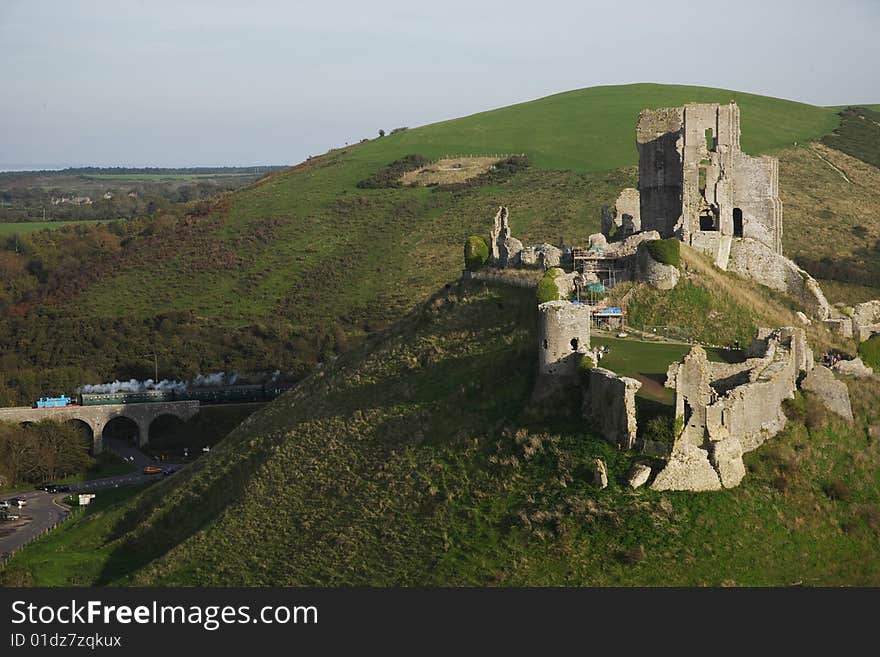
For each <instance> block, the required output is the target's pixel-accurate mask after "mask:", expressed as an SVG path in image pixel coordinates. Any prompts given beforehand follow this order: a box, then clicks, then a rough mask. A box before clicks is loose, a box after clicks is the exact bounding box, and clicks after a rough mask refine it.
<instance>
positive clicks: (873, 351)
mask: <svg viewBox="0 0 880 657" xmlns="http://www.w3.org/2000/svg"><path fill="white" fill-rule="evenodd" d="M859 356H860V357H861V359H862V362H864V363H865V365H867V366H868V367H873V368H874V369H875V370H877V371H878V372H880V335H872V336H871V337H870V338H868V339H867V340H865V341H864V342H862V343H861V344H859Z"/></svg>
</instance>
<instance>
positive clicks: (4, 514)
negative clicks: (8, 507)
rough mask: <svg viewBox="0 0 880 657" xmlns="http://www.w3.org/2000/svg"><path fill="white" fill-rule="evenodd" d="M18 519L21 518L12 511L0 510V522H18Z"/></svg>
mask: <svg viewBox="0 0 880 657" xmlns="http://www.w3.org/2000/svg"><path fill="white" fill-rule="evenodd" d="M19 518H21V516H20V515H18V514H17V513H15V512H14V511H5V510H2V509H0V520H18V519H19Z"/></svg>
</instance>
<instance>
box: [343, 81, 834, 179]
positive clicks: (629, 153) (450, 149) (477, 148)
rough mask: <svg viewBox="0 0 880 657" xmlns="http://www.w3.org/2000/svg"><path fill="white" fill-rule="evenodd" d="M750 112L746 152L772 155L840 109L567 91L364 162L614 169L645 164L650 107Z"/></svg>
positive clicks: (384, 146) (656, 93)
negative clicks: (638, 143)
mask: <svg viewBox="0 0 880 657" xmlns="http://www.w3.org/2000/svg"><path fill="white" fill-rule="evenodd" d="M731 100H735V101H736V102H737V103H738V104H739V107H740V110H741V115H742V147H743V149H744V150H745V151H746V152H747V153H757V152H766V151H770V150H774V149H778V148H782V147H784V146H787V145H791V144H793V143H795V142H801V143H802V142H806V141H809V140H811V139H817V138H819V137H821V136H822V135H826V134H828V133H830V132H831V131H832V130H834V128H836V127H837V126H838V124H839V121H840V118H839V117H838V116H837V113H836V112H837V111H836V110H835V109H832V108H826V107H814V106H811V105H805V104H803V103H795V102H792V101H788V100H782V99H779V98H769V97H766V96H756V95H753V94H746V93H742V92H739V91H731V90H726V89H712V88H707V87H692V86H684V85H666V84H626V85H616V86H605V87H590V88H588V89H578V90H576V91H567V92H564V93H560V94H555V95H553V96H548V97H546V98H541V99H539V100H534V101H531V102H527V103H520V104H517V105H511V106H509V107H503V108H501V109H496V110H491V111H488V112H480V113H479V114H473V115H471V116H466V117H463V118H459V119H453V120H451V121H444V122H442V123H435V124H433V125H429V126H424V127H422V128H417V129H410V130H406V131H404V132H401V133H398V134H396V135H391V136H389V137H385V138H383V139H378V140H373V141H372V142H370V143H369V144H368V145H367V148H364V149H363V150H361V151H359V152H358V157H359V158H364V159H369V160H370V161H373V162H377V163H380V162H381V163H385V162H391V161H392V160H395V159H397V158H399V157H400V156H401V155H402V154H404V153H422V154H424V155H426V156H428V157H429V158H432V159H433V158H439V157H443V156H446V155H462V154H464V155H478V154H483V153H485V154H493V153H526V154H528V156H529V159H530V160H531V162H532V164H533V166H535V167H539V168H545V169H571V170H573V171H607V170H610V169H616V168H618V167H631V166H635V165H636V164H637V163H638V155H637V153H636V147H635V139H634V135H635V128H636V122H637V121H638V117H639V112H640V111H641V110H643V109H654V108H658V107H676V106H679V105H684V104H685V103H693V102H697V103H728V102H730V101H731Z"/></svg>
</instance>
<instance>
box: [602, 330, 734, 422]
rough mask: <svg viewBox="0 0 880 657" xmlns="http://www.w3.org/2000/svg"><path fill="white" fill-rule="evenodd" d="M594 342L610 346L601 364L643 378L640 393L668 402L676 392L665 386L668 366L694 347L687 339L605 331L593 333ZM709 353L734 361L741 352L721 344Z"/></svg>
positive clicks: (624, 373) (639, 394) (713, 359)
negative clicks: (654, 339) (662, 339)
mask: <svg viewBox="0 0 880 657" xmlns="http://www.w3.org/2000/svg"><path fill="white" fill-rule="evenodd" d="M590 344H591V345H592V346H594V347H597V346H604V347H608V349H609V351H608V355H606V356H605V357H604V358H603V359H602V361H601V362H600V363H599V365H600V366H601V367H605V368H607V369H609V370H612V371H614V372H617V373H618V374H621V375H623V376H631V377H633V378H635V379H638V380H639V381H641V382H642V387H641V389H639V391H638V393H636V394H637V396H639V397H644V398H646V399H651V400H654V401H659V402H661V403H663V404H667V405H668V404H671V403H672V401H673V400H672V397H673V394H672V390H671V389H668V388H664V384H665V383H666V370H667V368H668V367H669V365H670V364H671V363H674V362H676V361H680V360H681V359H682V358H683V357H684V356H685V354H687V353H688V351H690V348H691V345H690V344H684V343H671V342H651V341H645V340H639V339H636V338H612V337H608V336H601V335H597V336H594V337H592V338H591V339H590ZM706 354H707V355H708V357H709V360H712V361H717V362H734V358H735V357H736V356H737V355H738V353H737V352H728V351H725V350H724V349H722V348H717V347H709V348H707V349H706Z"/></svg>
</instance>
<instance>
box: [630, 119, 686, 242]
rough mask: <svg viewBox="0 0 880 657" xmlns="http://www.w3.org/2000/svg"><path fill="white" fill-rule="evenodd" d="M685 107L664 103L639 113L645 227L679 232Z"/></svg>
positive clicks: (641, 210) (671, 233)
mask: <svg viewBox="0 0 880 657" xmlns="http://www.w3.org/2000/svg"><path fill="white" fill-rule="evenodd" d="M683 119H684V109H683V108H681V107H664V108H661V109H656V110H643V111H642V112H641V113H640V114H639V122H638V127H637V130H636V147H637V148H638V151H639V217H640V219H641V222H642V230H656V231H658V232H659V233H660V234H661V235H662V236H663V237H672V236H674V235H676V233H677V225H678V222H679V219H680V217H681V192H682V174H683V170H682V150H681V146H682V143H683V135H682V128H683Z"/></svg>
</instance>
